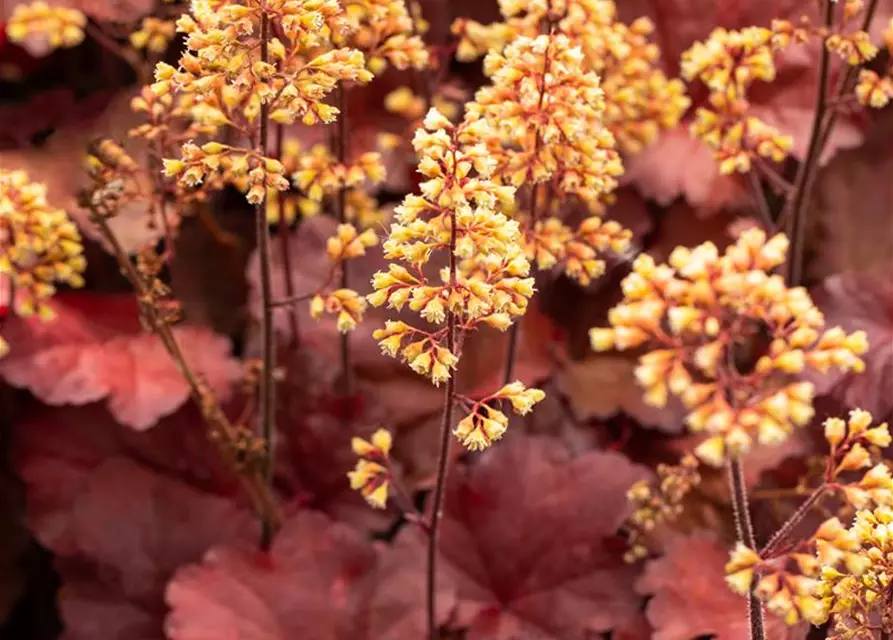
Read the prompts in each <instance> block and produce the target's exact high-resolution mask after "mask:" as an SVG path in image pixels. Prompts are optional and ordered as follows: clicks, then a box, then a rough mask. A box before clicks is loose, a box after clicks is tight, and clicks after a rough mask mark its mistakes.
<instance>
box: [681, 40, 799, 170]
mask: <svg viewBox="0 0 893 640" xmlns="http://www.w3.org/2000/svg"><path fill="white" fill-rule="evenodd" d="M774 26H776V27H778V28H780V29H781V25H780V24H778V23H776V24H775V25H774ZM781 34H782V36H781V37H778V36H777V34H776V33H775V32H774V31H773V30H772V29H766V28H763V27H747V28H745V29H741V30H739V31H728V30H726V29H723V28H717V29H714V30H713V31H712V32H711V33H710V36H709V37H708V38H707V40H705V41H703V42H696V43H694V44H693V45H692V46H691V48H690V49H688V51H686V52H685V53H683V54H682V76H683V77H684V78H685V79H686V80H688V81H689V82H691V81H693V80H695V79H699V80H701V82H703V83H704V84H705V85H706V86H707V88H708V89H709V90H710V96H709V105H710V106H709V107H701V108H699V109H698V110H697V111H696V113H695V120H694V122H692V125H691V133H692V135H693V136H695V137H696V138H699V139H700V140H703V141H704V142H705V143H706V144H707V145H708V146H709V147H710V148H711V149H713V151H714V154H715V156H716V159H717V161H718V162H719V170H720V173H723V174H732V173H735V172H739V173H747V172H748V171H750V169H751V166H752V163H753V160H754V158H755V157H757V156H759V157H762V158H767V159H769V160H772V161H773V162H781V161H782V160H784V159H785V158H786V157H787V155H788V153H790V150H791V148H792V146H793V140H792V139H791V137H790V136H785V135H782V134H781V133H779V132H778V131H777V130H776V129H775V128H774V127H771V126H770V125H768V124H766V123H765V122H763V121H762V120H760V119H759V118H757V117H755V116H752V115H750V103H749V102H748V91H749V89H750V87H751V85H752V84H753V83H754V82H755V81H758V80H759V81H763V82H771V81H772V80H774V79H775V74H776V67H775V51H776V50H778V49H779V48H781V46H782V45H784V44H786V43H788V42H790V41H791V36H790V35H789V34H788V31H787V30H786V29H782V31H781Z"/></svg>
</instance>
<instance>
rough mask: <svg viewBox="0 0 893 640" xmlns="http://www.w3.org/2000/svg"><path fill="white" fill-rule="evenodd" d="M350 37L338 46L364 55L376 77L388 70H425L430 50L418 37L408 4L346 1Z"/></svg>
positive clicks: (393, 0)
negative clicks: (391, 66)
mask: <svg viewBox="0 0 893 640" xmlns="http://www.w3.org/2000/svg"><path fill="white" fill-rule="evenodd" d="M344 6H345V11H346V14H347V19H348V21H349V22H350V24H351V29H350V31H349V35H348V36H347V37H346V38H343V41H342V40H338V39H336V43H338V44H343V46H349V47H352V48H354V49H358V50H360V51H362V52H363V53H364V54H365V55H366V64H367V67H368V69H369V71H371V72H372V73H374V74H376V75H378V74H380V73H382V72H383V71H384V70H385V69H386V68H387V66H388V65H389V64H390V65H393V66H394V67H395V68H397V69H401V70H404V69H408V68H410V67H412V68H414V69H424V68H425V67H426V66H427V65H428V50H427V49H426V48H425V43H424V42H423V41H422V38H421V36H419V35H418V34H419V33H420V32H421V29H420V28H418V27H419V26H421V25H416V24H415V23H414V21H413V19H412V17H410V15H409V11H408V10H407V8H406V2H404V0H346V1H345V2H344Z"/></svg>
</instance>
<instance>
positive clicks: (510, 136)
mask: <svg viewBox="0 0 893 640" xmlns="http://www.w3.org/2000/svg"><path fill="white" fill-rule="evenodd" d="M583 68H585V67H584V66H583V53H582V50H581V49H580V48H579V47H573V46H571V40H570V39H569V38H568V37H567V36H565V35H563V34H560V33H558V34H551V35H543V36H537V37H536V38H529V37H527V36H518V37H517V38H516V39H515V40H513V41H512V42H511V44H509V45H508V46H507V47H505V48H504V49H502V50H493V51H491V52H490V53H489V54H487V57H486V59H485V61H484V71H485V73H486V74H487V75H488V76H489V77H490V79H491V82H492V84H490V85H487V86H484V87H483V88H481V89H480V90H479V91H478V92H477V94H476V95H475V100H474V102H472V103H470V104H469V105H468V109H467V114H468V116H467V117H468V118H469V119H471V120H481V121H484V122H486V123H487V125H488V126H487V130H488V131H489V132H492V135H490V136H489V137H488V138H487V139H486V140H485V142H486V144H487V147H488V149H489V150H490V154H491V156H492V158H493V159H494V161H495V163H496V166H495V169H494V177H495V178H496V179H497V180H499V181H500V182H501V183H503V184H511V185H514V186H516V187H520V186H522V185H528V186H529V187H530V192H531V198H530V199H531V204H530V207H529V209H528V210H524V209H521V210H518V211H516V212H515V215H514V218H515V220H517V221H518V223H519V224H520V228H521V233H522V237H523V238H524V240H523V245H524V249H525V254H526V255H527V258H528V259H529V260H531V261H534V262H535V264H536V265H537V267H538V268H540V269H548V268H553V267H555V266H560V267H562V268H563V269H564V271H565V273H567V275H568V276H570V277H572V278H574V279H576V280H577V281H579V282H581V283H582V284H584V285H585V284H589V283H590V282H591V281H592V279H593V278H595V277H598V276H599V275H601V273H602V272H603V271H604V267H605V263H604V261H603V260H602V259H601V257H600V255H599V254H600V253H602V252H604V251H606V250H609V249H610V250H613V251H617V252H622V251H624V250H625V249H626V248H627V246H628V243H629V238H630V237H631V234H630V232H629V231H627V230H625V229H623V228H622V227H621V226H620V225H619V224H617V223H616V222H606V223H602V220H601V218H598V217H592V218H589V219H587V220H585V221H584V222H583V223H582V224H581V225H580V227H579V229H578V230H577V231H572V230H571V229H570V228H569V227H568V226H567V225H566V224H565V223H564V222H563V221H562V220H561V219H559V218H558V217H554V216H551V215H548V213H550V212H548V211H547V212H546V215H543V214H541V213H540V211H541V209H543V208H547V207H542V206H541V203H540V200H542V198H541V197H540V195H541V192H540V189H538V188H536V187H535V185H537V184H539V183H544V182H549V189H550V193H552V194H554V193H556V192H557V193H558V194H561V195H562V196H563V197H574V198H577V199H579V200H582V201H583V202H585V203H587V204H588V205H589V207H590V208H592V209H599V208H601V206H602V202H603V200H604V199H605V197H606V195H607V194H609V193H610V192H611V191H612V190H613V189H614V188H615V187H616V186H617V177H618V176H619V175H620V174H621V173H622V172H623V167H622V165H621V163H620V155H619V153H618V152H617V150H616V149H615V148H614V136H613V135H612V133H611V132H610V130H609V129H607V128H606V127H605V125H604V122H603V119H604V114H605V104H606V103H605V97H604V92H603V91H602V89H601V87H600V86H599V78H598V75H597V74H596V73H595V72H593V71H588V72H582V71H581V69H583ZM546 205H551V203H550V202H547V203H546Z"/></svg>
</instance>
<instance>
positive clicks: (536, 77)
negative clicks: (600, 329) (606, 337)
mask: <svg viewBox="0 0 893 640" xmlns="http://www.w3.org/2000/svg"><path fill="white" fill-rule="evenodd" d="M500 8H501V11H502V13H503V17H504V19H503V21H502V22H496V23H494V24H491V25H482V24H479V23H477V22H475V21H472V20H465V19H460V20H457V21H456V22H455V23H454V25H453V31H454V33H456V34H457V35H459V36H460V37H461V40H460V44H459V49H458V58H459V59H460V60H472V59H474V58H477V57H479V56H480V55H482V54H483V53H485V52H487V57H486V59H485V62H484V71H485V73H486V74H487V75H488V76H490V78H491V81H492V86H489V87H484V88H483V89H481V90H480V91H479V92H478V94H477V95H476V99H475V103H474V104H473V105H472V109H474V110H475V111H476V114H477V117H482V118H485V119H488V120H489V121H490V122H491V124H492V125H493V128H494V131H496V132H497V134H498V135H497V136H496V137H494V139H492V140H490V141H489V145H490V147H491V150H492V153H494V155H495V156H496V157H497V158H499V160H500V162H499V165H498V167H497V170H496V176H497V178H498V179H499V180H500V181H502V182H503V183H505V184H512V185H514V186H516V187H521V186H523V185H527V186H528V189H527V190H528V192H529V194H530V195H529V198H528V202H529V206H528V207H527V208H526V210H522V211H518V212H516V213H515V217H516V218H517V219H518V220H519V221H520V222H521V224H522V234H523V236H524V239H525V248H526V251H527V256H528V258H529V259H530V260H531V262H534V263H535V264H536V266H537V267H538V268H539V269H542V270H547V269H552V268H553V267H556V266H558V267H561V268H563V270H564V271H565V272H566V274H567V275H568V276H569V277H571V278H573V279H575V280H577V281H578V282H580V284H582V285H583V286H585V285H587V284H589V283H590V282H591V281H592V280H593V279H594V278H596V277H598V276H599V275H601V273H602V272H603V271H604V268H605V263H604V260H602V259H601V255H600V254H603V253H606V252H607V251H608V250H611V251H612V252H615V253H620V254H623V253H624V252H625V251H626V250H627V248H628V245H629V240H630V237H631V234H630V233H629V232H628V231H627V230H625V229H623V228H622V227H621V226H620V225H618V224H617V223H615V222H605V223H602V220H601V218H599V217H598V215H601V214H603V213H604V211H605V208H606V205H608V204H610V202H611V196H610V194H611V192H612V190H613V189H614V188H615V187H616V184H617V183H616V178H617V176H619V175H620V174H621V173H622V166H621V164H620V159H619V152H623V153H626V154H630V155H631V154H635V153H638V152H639V151H641V150H642V149H643V148H644V147H645V146H646V145H648V144H650V143H652V142H653V141H654V140H655V139H656V137H657V133H658V132H659V131H660V129H662V128H671V127H674V126H676V124H678V122H679V120H680V118H681V117H682V114H683V113H684V112H685V110H686V109H687V108H688V105H689V100H688V98H687V97H686V96H685V94H684V90H683V85H682V83H681V82H680V81H679V80H668V79H667V78H666V77H665V76H664V74H663V72H662V71H661V70H660V68H659V57H660V53H659V49H658V48H657V46H655V45H654V44H653V43H651V42H650V41H649V36H650V34H651V33H652V31H653V25H652V24H651V22H650V21H649V20H647V19H645V18H641V19H639V20H636V21H635V22H634V23H632V24H631V25H626V24H624V23H622V22H620V21H619V20H618V19H617V8H616V6H615V4H614V3H613V2H605V1H602V0H598V1H595V0H516V1H513V2H502V3H500ZM599 85H601V88H600V87H599ZM602 88H603V89H604V92H602ZM615 147H616V148H615ZM544 183H545V184H544ZM546 185H548V189H545V190H543V189H542V188H541V186H546ZM538 187H539V188H538ZM554 195H558V196H560V197H559V198H557V200H558V201H559V202H555V201H554V200H555V199H554ZM575 201H576V202H580V203H581V204H583V208H585V209H588V211H589V212H590V213H591V214H593V217H591V218H587V219H586V220H585V221H584V222H583V224H582V225H581V226H580V228H579V229H578V230H577V231H574V230H573V229H572V228H571V227H570V226H568V224H567V223H566V222H565V220H563V219H562V218H563V217H566V216H567V214H568V213H569V212H570V211H569V210H570V207H567V206H564V207H562V206H561V205H562V204H563V203H567V202H570V203H574V202H575ZM517 332H518V325H515V326H514V327H512V335H511V337H510V340H509V349H508V353H507V358H506V366H505V374H506V377H505V379H506V381H508V380H510V379H511V377H512V369H513V366H514V361H515V351H516V349H517V344H518V340H517Z"/></svg>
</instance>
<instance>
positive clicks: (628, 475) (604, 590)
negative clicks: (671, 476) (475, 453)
mask: <svg viewBox="0 0 893 640" xmlns="http://www.w3.org/2000/svg"><path fill="white" fill-rule="evenodd" d="M646 476H647V471H646V470H645V469H644V468H643V467H640V466H637V465H634V464H633V463H631V462H630V461H629V460H628V459H627V458H625V457H624V456H623V455H621V454H618V453H612V452H601V451H592V452H588V453H585V454H582V455H580V456H578V457H571V456H570V455H569V454H568V453H567V451H566V449H564V447H563V446H562V445H560V444H558V443H557V442H556V441H554V440H550V439H546V438H530V437H519V436H517V435H514V436H513V435H511V434H509V436H508V437H507V439H506V440H505V441H504V442H499V443H497V444H496V445H494V447H493V449H491V450H490V451H488V452H487V453H486V454H485V455H484V456H483V457H482V458H481V459H480V460H479V462H478V463H477V464H475V465H474V466H471V467H468V468H465V467H460V468H459V469H457V470H455V471H454V472H453V473H452V474H451V475H450V480H449V485H448V491H447V497H446V509H445V514H444V522H443V535H442V539H441V547H440V551H441V555H442V558H443V565H444V568H445V569H447V570H448V571H449V574H448V575H449V576H450V577H451V579H452V581H453V582H454V583H455V585H456V590H457V596H458V598H459V618H458V619H459V622H460V623H461V624H463V625H467V626H468V628H469V629H468V638H469V640H483V639H487V640H501V639H503V640H508V639H510V638H511V639H518V638H529V639H537V640H553V639H554V640H578V639H579V640H582V639H583V638H588V637H590V636H589V635H588V634H589V633H590V632H594V631H609V630H612V629H616V628H620V627H626V626H628V625H630V624H631V623H632V621H634V619H635V618H636V617H637V616H638V615H639V613H640V608H641V599H640V598H639V597H638V596H637V595H636V594H635V593H634V591H633V581H634V579H635V575H636V569H635V568H634V567H631V566H628V565H626V564H624V562H623V559H622V556H623V554H622V552H618V550H617V549H616V548H615V545H614V543H613V541H614V540H615V533H616V531H617V530H618V528H619V527H620V525H621V524H622V522H623V520H624V518H625V516H626V514H627V509H628V505H627V500H626V490H627V489H628V488H629V487H630V485H632V483H633V482H635V481H636V480H639V479H641V478H644V477H646Z"/></svg>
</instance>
